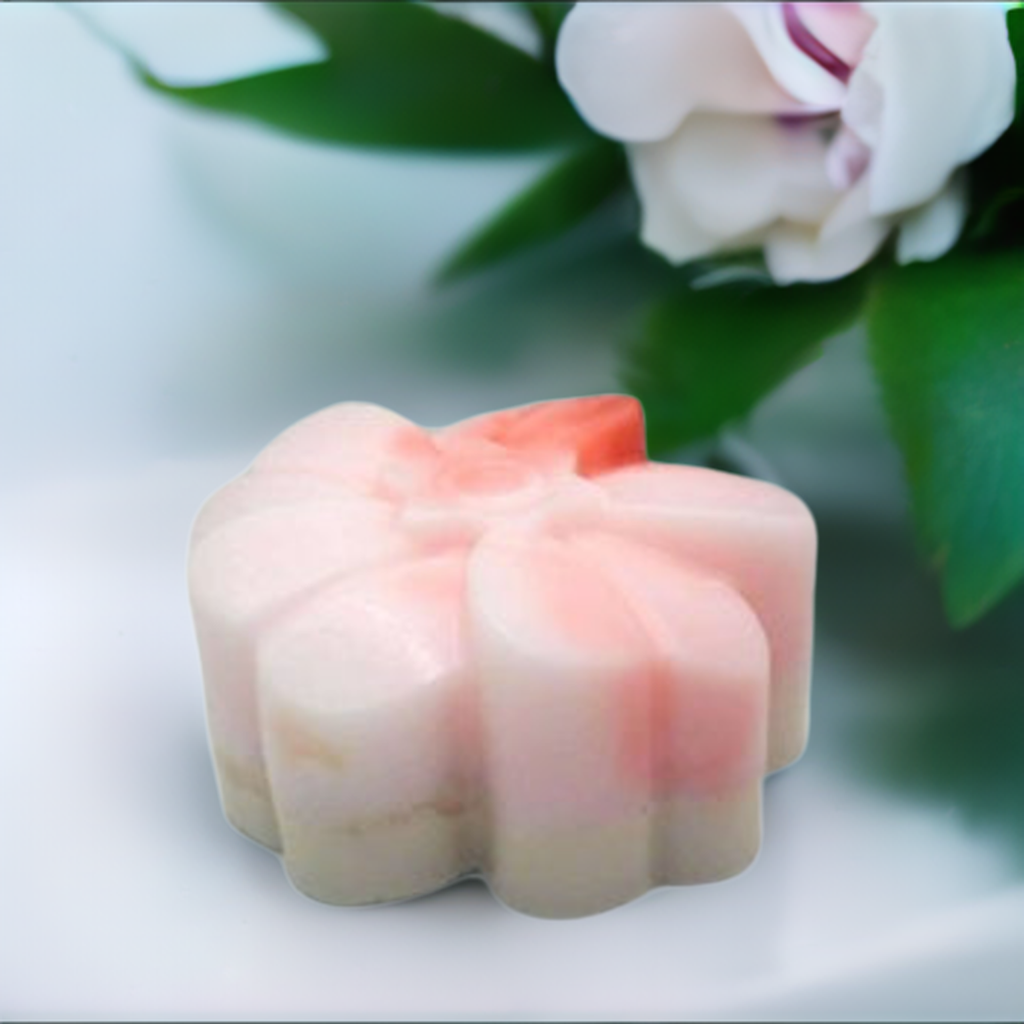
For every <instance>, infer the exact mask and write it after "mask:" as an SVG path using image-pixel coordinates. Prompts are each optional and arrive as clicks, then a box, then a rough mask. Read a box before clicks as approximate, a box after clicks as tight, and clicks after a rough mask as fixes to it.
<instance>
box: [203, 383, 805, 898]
mask: <svg viewBox="0 0 1024 1024" xmlns="http://www.w3.org/2000/svg"><path fill="white" fill-rule="evenodd" d="M815 555H816V533H815V528H814V522H813V519H812V517H811V515H810V513H809V512H808V510H807V508H806V507H805V506H804V504H803V503H802V502H801V501H800V500H799V499H798V498H796V497H795V496H794V495H792V494H790V493H789V492H787V491H785V490H783V489H781V488H779V487H776V486H774V485H772V484H768V483H764V482H761V481H757V480H752V479H748V478H745V477H740V476H733V475H730V474H727V473H720V472H716V471H713V470H708V469H702V468H695V467H688V466H678V465H665V464H659V463H653V462H649V461H648V460H647V458H646V455H645V444H644V424H643V415H642V412H641V408H640V406H639V404H638V403H637V402H636V401H635V400H634V399H632V398H628V397H625V396H618V395H605V396H596V397H585V398H576V399H566V400H562V401H555V402H545V403H540V404H537V405H531V406H524V407H521V408H517V409H510V410H505V411H502V412H498V413H493V414H489V415H485V416H480V417H477V418H474V419H470V420H466V421H464V422H461V423H457V424H455V425H454V426H451V427H447V428H444V429H440V430H426V429H423V428H421V427H419V426H417V425H415V424H413V423H411V422H409V421H408V420H406V419H404V418H402V417H400V416H398V415H396V414H395V413H393V412H390V411H388V410H386V409H383V408H380V407H377V406H373V405H368V404H362V403H343V404H340V405H336V406H333V407H331V408H328V409H325V410H323V411H322V412H319V413H316V414H315V415H313V416H310V417H309V418H307V419H305V420H303V421H301V422H300V423H298V424H296V425H295V426H294V427H292V428H291V429H289V430H287V431H285V433H283V434H282V435H281V436H280V437H278V438H277V439H276V440H275V441H273V442H272V443H271V444H270V445H269V446H268V447H267V448H266V449H265V450H264V451H263V452H262V453H261V454H260V455H259V456H258V457H257V459H256V460H255V462H254V463H253V464H252V466H251V467H250V468H249V469H248V470H247V471H246V472H245V473H244V474H242V476H240V477H238V478H237V479H235V480H233V481H232V482H230V483H229V484H227V485H226V486H225V487H224V488H222V489H221V490H220V491H218V492H217V493H216V494H214V495H213V497H211V498H210V500H209V501H208V502H207V503H206V505H205V506H204V508H203V510H202V511H201V513H200V515H199V517H198V519H197V520H196V523H195V526H194V528H193V534H192V540H191V546H190V552H189V586H190V596H191V602H192V609H193V614H194V618H195V625H196V631H197V636H198V641H199V648H200V655H201V659H202V667H203V674H204V679H205V688H206V700H207V716H208V723H209V730H210V738H211V743H212V748H213V754H214V760H215V763H216V767H217V775H218V782H219V786H220V791H221V797H222V800H223V803H224V808H225V811H226V814H227V816H228V818H229V820H230V821H231V822H232V823H233V824H234V825H235V826H236V827H237V828H238V829H240V830H241V831H242V832H244V833H246V834H247V835H249V836H250V837H252V838H253V839H256V840H258V841H259V842H261V843H264V844H265V845H267V846H269V847H272V848H273V849H275V850H278V851H280V852H281V853H282V855H283V859H284V863H285V866H286V869H287V871H288V873H289V875H290V877H291V879H292V881H293V882H294V883H295V885H296V886H297V887H298V888H299V889H301V890H302V891H303V892H306V893H308V894H309V895H311V896H313V897H315V898H317V899H320V900H324V901H326V902H330V903H339V904H364V903H374V902H384V901H391V900H399V899H405V898H408V897H412V896H416V895H419V894H421V893H425V892H429V891H432V890H434V889H437V888H439V887H441V886H443V885H445V884H447V883H449V882H451V881H453V880H455V879H457V878H460V877H462V876H465V875H467V874H473V873H479V874H481V875H482V876H483V877H484V878H485V879H486V880H487V882H488V884H489V885H490V887H491V889H492V891H493V892H494V893H495V894H496V895H497V896H498V897H499V898H500V899H502V900H503V901H504V902H505V903H507V904H508V905H509V906H511V907H513V908H515V909H518V910H521V911H524V912H526V913H530V914H534V915H538V916H543V917H575V916H581V915H585V914H590V913H596V912H598V911H601V910H605V909H608V908H610V907H613V906H616V905H618V904H621V903H623V902H625V901H627V900H630V899H632V898H634V897H636V896H638V895H640V894H642V893H644V892H646V891H647V890H648V889H650V888H652V887H654V886H657V885H670V884H688V883H696V882H708V881H714V880H718V879H722V878H726V877H729V876H731V875H733V874H736V873H737V872H739V871H742V870H743V869H744V868H745V867H746V866H747V865H748V864H749V863H750V862H751V861H752V860H753V858H754V857H755V855H756V853H757V849H758V847H759V844H760V838H761V791H762V785H763V780H764V777H765V775H766V774H767V773H769V772H771V771H775V770H777V769H779V768H782V767H784V766H785V765H787V764H789V763H791V762H792V761H793V760H795V759H796V758H797V757H799V755H800V753H801V752H802V750H803V747H804V744H805V742H806V738H807V728H808V698H809V684H810V667H811V643H812V634H813V591H814V573H815Z"/></svg>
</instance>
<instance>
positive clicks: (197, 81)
mask: <svg viewBox="0 0 1024 1024" xmlns="http://www.w3.org/2000/svg"><path fill="white" fill-rule="evenodd" d="M72 6H73V7H74V8H75V9H76V10H77V11H78V12H79V13H80V14H82V15H83V16H84V17H85V18H87V19H88V20H89V21H90V22H92V23H93V24H94V25H96V26H98V28H99V30H100V31H101V32H102V33H103V34H104V35H105V36H107V37H109V38H110V39H111V40H112V41H113V42H115V43H116V44H117V45H118V46H120V47H122V48H123V49H124V50H126V51H127V52H128V53H129V54H131V56H132V57H134V58H135V59H136V60H138V61H141V63H142V64H143V65H144V66H145V67H146V68H147V69H148V70H149V71H151V72H152V73H153V74H154V75H156V76H157V77H158V78H160V79H162V80H163V81H165V82H168V83H170V84H171V85H178V86H198V85H212V84H214V83H215V82H224V81H229V80H230V79H233V78H243V77H245V76H248V75H256V74H260V73H261V72H265V71H275V70H278V69H279V68H287V67H294V66H297V65H301V64H315V63H318V62H319V61H322V60H325V59H326V58H327V56H328V50H327V47H326V46H325V45H324V43H323V41H322V40H321V39H320V37H319V36H318V35H317V34H316V33H315V32H314V31H313V30H312V29H311V28H309V27H308V26H307V25H306V24H305V22H302V21H300V20H299V19H298V18H294V17H292V16H291V15H288V14H285V13H283V12H282V11H280V10H279V9H278V8H277V7H276V6H274V5H271V4H253V3H249V4H234V3H230V4H228V3H160V4H95V3H90V4H80V3H76V4H74V5H72Z"/></svg>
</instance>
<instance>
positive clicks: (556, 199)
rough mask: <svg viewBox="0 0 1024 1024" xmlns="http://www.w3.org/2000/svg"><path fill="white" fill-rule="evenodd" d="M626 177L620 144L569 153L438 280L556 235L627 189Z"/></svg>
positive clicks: (470, 270) (600, 144) (504, 211)
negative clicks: (617, 193)
mask: <svg viewBox="0 0 1024 1024" xmlns="http://www.w3.org/2000/svg"><path fill="white" fill-rule="evenodd" d="M627 181H628V177H627V174H626V159H625V154H624V153H623V151H622V147H621V146H617V145H614V144H612V143H610V142H605V141H600V142H595V143H594V144H593V145H592V146H588V147H585V148H582V149H579V150H576V151H575V152H573V153H570V155H569V156H567V157H566V158H565V159H564V160H562V161H560V162H559V163H558V164H556V165H555V167H554V168H552V169H551V170H550V171H548V173H547V174H545V175H543V176H542V177H541V178H540V179H539V180H538V181H536V182H535V183H534V184H533V185H531V186H530V187H529V188H528V189H527V190H526V191H525V192H522V193H520V194H519V195H518V196H516V197H515V199H513V200H512V201H511V202H510V203H509V204H508V205H507V206H506V207H505V208H504V209H502V210H500V211H499V212H498V213H497V215H496V216H495V217H494V219H493V220H491V221H490V222H489V223H487V224H485V225H484V227H483V228H481V229H480V230H479V231H478V232H477V233H476V234H475V235H473V236H472V237H471V238H470V239H469V240H468V241H467V242H466V243H465V244H464V245H463V246H462V247H461V248H460V249H459V250H458V251H457V252H456V253H455V254H454V255H453V256H452V257H451V259H449V260H448V262H447V263H446V264H445V265H444V266H443V267H442V268H441V271H440V272H439V274H438V280H439V281H440V282H446V281H453V280H455V279H456V278H459V277H464V276H465V275H466V274H470V273H473V272H475V271H477V270H482V269H483V268H484V267H487V266H490V265H492V264H494V263H498V262H500V261H501V260H503V259H506V258H507V257H509V256H512V255H514V254H515V253H517V252H520V251H521V250H523V249H527V248H530V247H532V246H535V245H537V244H538V243H540V242H545V241H548V240H549V239H552V238H557V237H558V236H559V235H561V234H563V233H564V232H565V231H567V230H568V229H569V228H571V227H574V226H575V225H576V224H578V223H580V222H581V221H582V220H584V219H585V218H586V217H587V216H589V215H590V214H591V213H593V212H594V210H596V209H597V207H599V206H600V205H601V204H602V203H603V202H605V201H606V200H607V199H608V198H609V197H611V196H612V195H614V194H615V193H616V192H619V191H621V190H623V189H625V187H626V184H627Z"/></svg>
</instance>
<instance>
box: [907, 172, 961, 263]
mask: <svg viewBox="0 0 1024 1024" xmlns="http://www.w3.org/2000/svg"><path fill="white" fill-rule="evenodd" d="M966 219H967V174H966V172H965V171H960V172H958V173H957V174H954V175H953V177H952V179H951V180H950V182H949V184H948V185H947V186H946V187H945V188H944V189H943V190H942V191H941V192H940V193H939V194H938V195H937V196H936V197H935V198H934V199H933V200H932V201H931V202H930V203H927V204H926V205H925V206H922V207H920V209H917V210H915V211H914V212H913V213H911V214H910V215H909V216H908V217H907V219H906V220H905V221H904V222H903V224H902V226H901V227H900V233H899V237H898V238H897V239H896V261H897V262H898V263H913V262H915V261H916V260H935V259H938V258H939V257H940V256H941V255H943V253H945V252H947V251H948V250H949V249H951V248H952V247H953V246H954V245H955V244H956V240H957V239H958V238H959V237H960V231H961V230H962V228H963V226H964V221H965V220H966Z"/></svg>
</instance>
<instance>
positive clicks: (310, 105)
mask: <svg viewBox="0 0 1024 1024" xmlns="http://www.w3.org/2000/svg"><path fill="white" fill-rule="evenodd" d="M281 6H282V7H284V8H285V9H286V10H288V11H289V12H290V13H291V14H293V15H295V16H296V17H299V18H301V19H302V20H303V21H305V22H307V23H308V24H309V25H310V26H312V28H313V29H314V30H315V31H316V32H317V33H318V34H319V35H321V36H322V37H323V39H324V40H325V42H326V43H327V44H328V46H329V48H330V51H331V54H330V58H329V59H328V60H326V61H324V62H323V63H320V64H313V65H308V66H305V67H295V68H285V69H282V70H278V71H271V72H267V73H265V74H261V75H255V76H253V77H250V78H242V79H237V80H235V81H231V82H223V83H219V84H217V85H209V86H201V87H189V88H183V87H174V86H170V85H167V84H165V83H163V82H160V81H159V80H157V79H156V78H155V77H153V76H152V75H150V74H146V75H145V79H146V81H147V82H148V84H149V85H151V86H152V87H153V88H155V89H158V90H159V91H161V92H163V93H165V94H167V95H170V96H174V97H176V98H177V99H180V100H184V101H187V102H189V103H191V104H193V105H195V106H198V107H204V108H206V109H209V110H215V111H220V112H223V113H228V114H235V115H239V116H242V117H249V118H254V119H256V120H258V121H262V122H263V123H265V124H269V125H273V126H274V127H276V128H279V129H282V130H284V131H286V132H290V133H292V134H295V135H300V136H304V137H307V138H313V139H320V140H324V141H327V142H334V143H344V144H348V145H364V146H386V147H397V148H406V147H413V148H420V149H434V150H447V151H453V150H454V151H463V152H480V151H489V152H502V151H506V152H507V151H523V150H535V149H543V148H548V147H558V146H566V145H573V144H579V143H581V142H587V141H590V140H592V139H593V138H594V134H593V133H592V132H591V131H590V129H589V128H587V127H586V125H585V124H584V123H583V121H582V120H581V119H580V117H579V115H578V114H577V113H576V111H575V110H574V109H573V106H572V104H571V103H570V101H569V99H568V97H567V96H566V95H565V93H564V92H563V91H562V89H561V88H560V86H559V85H558V82H557V80H556V79H555V76H554V73H553V72H552V70H551V68H549V67H548V66H546V65H545V64H543V63H541V62H540V61H537V60H535V59H534V58H532V57H530V56H529V55H527V54H525V53H523V52H522V51H521V50H518V49H516V48H515V47H514V46H509V45H508V44H506V43H504V42H502V41H501V40H499V39H497V38H495V37H493V36H491V35H489V34H487V33H486V32H482V31H480V30H479V29H476V28H474V27H473V26H472V25H469V24H468V23H466V22H465V21H462V20H461V19H457V18H449V17H446V16H445V15H443V14H438V13H437V12H436V11H433V10H431V9H430V8H429V7H427V6H425V5H424V4H416V3H306V4H282V5H281Z"/></svg>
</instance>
